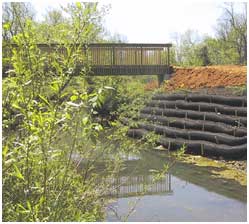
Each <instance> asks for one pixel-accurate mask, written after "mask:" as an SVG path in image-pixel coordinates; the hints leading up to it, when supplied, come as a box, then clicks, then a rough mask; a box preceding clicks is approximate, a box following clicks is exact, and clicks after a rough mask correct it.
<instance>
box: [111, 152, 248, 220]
mask: <svg viewBox="0 0 249 224" xmlns="http://www.w3.org/2000/svg"><path fill="white" fill-rule="evenodd" d="M125 158H126V161H125V164H124V166H125V169H124V170H123V171H122V172H121V173H120V176H119V178H116V179H115V181H114V182H113V183H114V186H113V189H114V190H113V191H111V192H112V193H111V194H112V197H113V198H114V201H113V202H112V203H110V204H109V206H108V208H107V209H106V214H107V215H106V221H165V222H166V221H179V222H180V221H189V222H190V221H246V219H247V216H246V187H245V186H241V185H240V184H239V183H238V182H236V181H232V180H226V179H223V178H215V177H214V176H213V174H212V173H211V170H212V169H219V168H213V167H197V166H194V165H191V164H184V163H180V162H177V163H176V164H175V165H174V166H173V167H172V168H171V169H170V170H169V172H168V173H166V174H165V175H164V176H163V178H162V179H160V180H159V181H157V182H154V181H153V177H154V175H153V174H154V172H155V170H161V169H163V166H164V165H165V164H166V163H167V162H168V163H170V161H168V159H167V158H166V157H165V154H164V153H159V152H154V151H152V152H143V153H141V154H139V155H129V156H126V157H125ZM117 186H118V187H117Z"/></svg>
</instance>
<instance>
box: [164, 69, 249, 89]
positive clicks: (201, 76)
mask: <svg viewBox="0 0 249 224" xmlns="http://www.w3.org/2000/svg"><path fill="white" fill-rule="evenodd" d="M245 84H246V66H236V65H219V66H205V67H188V68H182V67H174V73H173V74H172V77H171V79H170V80H169V81H168V82H166V84H165V85H164V89H165V90H167V91H169V90H175V89H179V88H184V89H200V88H213V87H225V86H240V85H245Z"/></svg>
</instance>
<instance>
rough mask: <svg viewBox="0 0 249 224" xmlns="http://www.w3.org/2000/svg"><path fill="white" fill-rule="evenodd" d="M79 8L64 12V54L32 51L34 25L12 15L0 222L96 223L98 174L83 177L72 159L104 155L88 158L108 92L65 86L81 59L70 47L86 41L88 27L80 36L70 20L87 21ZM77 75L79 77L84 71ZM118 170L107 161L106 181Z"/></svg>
mask: <svg viewBox="0 0 249 224" xmlns="http://www.w3.org/2000/svg"><path fill="white" fill-rule="evenodd" d="M80 5H81V4H77V5H76V8H75V7H72V8H71V11H70V12H71V13H72V20H71V25H72V26H73V27H74V29H73V30H72V31H71V32H70V35H71V37H73V38H72V39H70V40H68V39H67V38H66V35H65V34H66V33H67V31H65V32H64V33H63V31H62V34H61V35H62V36H61V38H63V41H64V47H65V52H66V54H58V53H57V52H56V51H55V53H53V54H50V55H47V54H46V53H42V52H41V51H40V50H39V49H38V48H37V46H36V43H37V42H38V40H39V34H38V33H37V32H36V29H37V27H36V24H35V23H34V22H32V21H31V20H26V22H25V24H24V25H23V23H22V20H21V18H20V16H18V15H17V17H16V19H17V22H18V24H19V26H20V32H19V33H18V34H16V35H14V36H13V39H12V40H13V41H14V43H15V44H16V45H17V46H16V47H15V48H14V49H12V54H11V58H9V61H11V63H12V65H13V71H11V72H10V73H9V76H8V77H6V78H4V80H3V152H2V158H3V160H2V161H3V164H2V167H3V169H2V174H3V182H2V183H3V184H2V186H3V205H4V206H3V220H4V221H35V222H38V221H39V222H42V221H99V220H101V219H103V215H104V213H103V207H104V205H105V203H106V201H103V195H102V194H103V193H102V192H103V189H105V184H104V183H103V182H99V184H96V180H97V179H100V177H101V174H99V175H98V174H97V173H94V172H91V171H92V169H93V166H94V163H93V164H91V165H90V163H87V164H88V165H87V166H86V167H85V168H84V172H83V174H82V173H81V172H77V168H78V166H79V164H80V163H79V162H78V161H75V159H74V158H75V155H78V156H79V157H80V158H84V160H86V161H90V160H91V159H92V158H94V161H95V162H96V161H98V160H99V159H101V153H103V151H104V150H105V151H108V148H107V149H106V148H100V149H98V150H100V155H97V157H96V146H97V144H98V141H99V140H98V137H99V134H100V133H101V132H102V131H103V127H102V125H101V124H99V123H96V122H94V121H93V119H92V116H93V115H94V114H95V113H96V109H97V108H98V106H99V105H100V104H101V102H102V99H103V93H104V92H105V91H106V92H108V91H112V89H110V88H109V87H108V88H104V90H105V91H104V90H103V89H102V88H98V91H94V92H92V93H91V94H89V93H88V92H87V89H86V87H87V86H84V83H86V82H83V86H82V87H83V88H82V89H81V90H79V89H75V88H74V87H73V86H72V85H71V83H72V81H73V80H74V79H73V74H74V71H75V69H76V68H75V65H77V62H78V61H79V60H82V57H83V56H81V55H82V54H79V51H80V46H78V45H77V46H76V45H75V43H76V42H77V41H78V40H81V41H83V42H87V41H88V40H89V38H90V37H91V35H93V34H92V33H91V32H87V30H88V31H89V30H91V29H92V28H91V26H90V24H88V25H89V26H90V27H89V28H88V29H85V30H86V32H85V31H82V30H81V29H80V28H81V22H80V20H79V19H78V17H80V15H81V14H82V13H83V14H84V16H85V17H91V16H90V15H91V13H92V11H91V9H90V8H88V10H86V9H85V8H84V7H80ZM89 14H90V15H89ZM80 18H82V17H80ZM87 27H88V26H86V28H87ZM5 28H6V29H7V28H8V27H7V25H6V26H5ZM48 60H49V62H50V63H48ZM48 65H49V67H48ZM80 75H81V78H82V79H84V77H85V75H86V70H82V71H81V73H80ZM69 87H70V91H69ZM101 150H102V151H101ZM118 167H119V161H117V163H116V162H112V163H109V164H108V167H107V170H110V171H112V172H110V174H109V175H113V173H115V172H116V171H115V170H116V169H118Z"/></svg>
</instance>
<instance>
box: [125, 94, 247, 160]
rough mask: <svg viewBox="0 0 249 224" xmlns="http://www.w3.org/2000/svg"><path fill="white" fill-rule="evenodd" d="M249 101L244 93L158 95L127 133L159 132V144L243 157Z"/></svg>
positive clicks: (139, 136) (212, 153) (141, 134)
mask: <svg viewBox="0 0 249 224" xmlns="http://www.w3.org/2000/svg"><path fill="white" fill-rule="evenodd" d="M246 109H247V100H246V97H245V96H221V95H207V94H197V93H195V94H170V95H168V94H158V95H156V96H154V97H153V98H152V100H151V101H150V102H149V103H148V104H147V105H146V107H145V108H144V109H142V110H141V112H140V117H139V122H138V124H137V126H136V128H131V129H130V130H129V131H128V135H129V136H131V137H137V138H141V137H143V136H144V135H146V134H147V133H148V132H151V131H153V132H155V133H156V134H158V135H160V136H161V137H160V139H159V140H158V144H161V145H163V146H164V147H165V148H167V149H169V150H177V149H179V148H180V147H182V145H184V144H185V146H186V152H187V153H193V154H200V155H204V156H222V157H224V158H241V157H245V156H246V152H247V110H246Z"/></svg>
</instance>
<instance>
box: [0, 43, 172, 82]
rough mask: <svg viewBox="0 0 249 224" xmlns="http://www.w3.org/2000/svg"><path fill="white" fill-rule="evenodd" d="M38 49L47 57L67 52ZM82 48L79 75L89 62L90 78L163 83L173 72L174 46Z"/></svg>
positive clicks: (48, 47) (48, 46)
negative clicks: (143, 78) (139, 78)
mask: <svg viewBox="0 0 249 224" xmlns="http://www.w3.org/2000/svg"><path fill="white" fill-rule="evenodd" d="M37 46H38V48H39V49H40V50H41V51H42V52H46V53H48V54H49V53H53V52H59V53H62V54H63V53H66V48H65V47H64V46H63V45H58V44H37ZM80 46H82V48H81V50H82V51H81V52H82V54H83V55H84V56H85V57H84V59H85V61H80V62H79V64H78V65H77V68H78V69H77V72H78V73H79V72H80V70H81V69H82V68H84V63H86V62H87V63H90V65H91V72H90V75H93V76H107V75H108V76H120V75H158V79H159V82H162V81H163V80H164V79H167V77H168V75H169V74H170V72H171V67H170V47H172V44H138V43H92V44H88V45H80ZM76 47H77V46H76ZM3 51H4V48H3Z"/></svg>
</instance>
